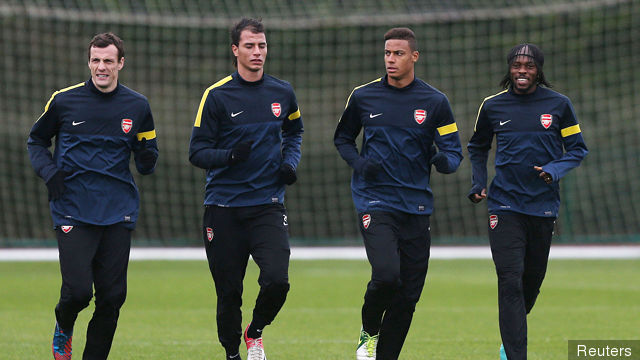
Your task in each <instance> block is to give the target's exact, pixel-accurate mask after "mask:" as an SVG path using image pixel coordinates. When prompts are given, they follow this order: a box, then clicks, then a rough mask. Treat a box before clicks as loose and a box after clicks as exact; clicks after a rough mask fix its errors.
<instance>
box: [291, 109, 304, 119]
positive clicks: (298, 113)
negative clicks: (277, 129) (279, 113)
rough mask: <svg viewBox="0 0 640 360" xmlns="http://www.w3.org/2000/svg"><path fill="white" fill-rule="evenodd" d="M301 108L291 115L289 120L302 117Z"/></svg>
mask: <svg viewBox="0 0 640 360" xmlns="http://www.w3.org/2000/svg"><path fill="white" fill-rule="evenodd" d="M300 116H301V115H300V109H298V110H296V112H294V113H293V114H291V115H289V120H295V119H299V118H300Z"/></svg>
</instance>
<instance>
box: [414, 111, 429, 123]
mask: <svg viewBox="0 0 640 360" xmlns="http://www.w3.org/2000/svg"><path fill="white" fill-rule="evenodd" d="M413 118H414V119H415V120H416V122H417V123H418V124H420V125H422V123H423V122H424V121H425V120H426V119H427V110H423V109H416V110H414V111H413Z"/></svg>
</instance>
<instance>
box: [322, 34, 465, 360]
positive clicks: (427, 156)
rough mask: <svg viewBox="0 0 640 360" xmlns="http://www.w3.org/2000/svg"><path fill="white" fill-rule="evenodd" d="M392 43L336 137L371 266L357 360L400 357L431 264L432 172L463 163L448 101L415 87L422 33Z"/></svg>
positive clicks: (388, 39)
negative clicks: (381, 71)
mask: <svg viewBox="0 0 640 360" xmlns="http://www.w3.org/2000/svg"><path fill="white" fill-rule="evenodd" d="M384 40H385V45H384V61H385V66H386V72H387V74H386V76H384V77H382V78H379V79H376V80H374V81H372V82H370V83H367V84H365V85H361V86H358V87H356V88H355V89H354V90H353V92H352V93H351V95H350V96H349V99H348V100H347V105H346V108H345V110H344V112H343V114H342V117H341V118H340V123H339V124H338V127H337V129H336V132H335V136H334V143H335V145H336V147H337V149H338V152H339V153H340V155H341V156H342V158H343V159H344V160H345V161H346V162H347V164H349V166H351V167H352V168H353V170H354V172H353V177H352V179H351V189H352V193H353V201H354V204H355V207H356V210H357V211H358V216H359V217H360V219H361V221H360V231H361V233H362V236H363V238H364V245H365V248H366V251H367V257H368V259H369V263H370V264H371V281H370V282H369V284H368V285H367V291H366V293H365V296H364V305H363V306H362V329H361V331H360V340H359V343H358V347H357V350H356V358H357V359H358V360H373V359H376V358H377V359H378V360H394V359H397V358H398V356H399V355H400V351H401V349H402V345H403V343H404V340H405V338H406V336H407V333H408V331H409V326H410V324H411V320H412V318H413V313H414V311H415V307H416V304H417V302H418V300H419V298H420V294H421V293H422V288H423V287H424V281H425V278H426V275H427V267H428V263H429V248H430V243H431V236H430V227H429V216H430V215H431V213H432V211H433V194H432V192H431V188H430V186H429V179H430V176H431V166H432V165H433V166H435V168H436V170H437V171H438V172H441V173H444V174H449V173H453V172H455V171H456V170H457V168H458V165H459V164H460V161H461V160H462V151H461V146H460V138H459V136H458V129H457V126H456V123H455V121H454V118H453V114H452V112H451V107H450V105H449V101H448V100H447V97H446V96H445V95H444V94H443V93H442V92H440V91H438V90H437V89H435V88H434V87H432V86H431V85H429V84H427V83H426V82H424V81H422V80H420V79H418V78H416V77H415V71H414V67H415V63H416V61H418V57H419V53H418V50H417V45H416V39H415V35H414V33H413V31H411V30H410V29H407V28H394V29H391V30H389V31H388V32H387V33H386V34H385V36H384ZM362 129H364V130H363V131H364V134H363V139H362V150H361V152H360V153H358V148H357V146H356V143H355V139H356V137H357V136H358V134H359V133H360V131H361V130H362ZM434 143H435V145H437V148H436V146H435V145H434ZM438 150H439V151H438Z"/></svg>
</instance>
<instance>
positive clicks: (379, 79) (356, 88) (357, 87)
mask: <svg viewBox="0 0 640 360" xmlns="http://www.w3.org/2000/svg"><path fill="white" fill-rule="evenodd" d="M378 81H382V78H378V79H375V80H373V81H369V82H368V83H366V84H362V85H360V86H356V87H355V88H353V90H351V94H349V97H348V98H347V103H346V104H345V105H344V108H345V109H346V108H347V106H349V100H351V95H353V92H354V91H356V90H358V89H360V88H361V87H363V86H367V85H369V84H373V83H374V82H378Z"/></svg>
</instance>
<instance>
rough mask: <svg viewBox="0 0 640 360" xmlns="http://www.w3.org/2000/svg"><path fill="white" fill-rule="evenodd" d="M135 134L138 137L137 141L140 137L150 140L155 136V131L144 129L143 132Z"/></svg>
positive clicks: (140, 139)
mask: <svg viewBox="0 0 640 360" xmlns="http://www.w3.org/2000/svg"><path fill="white" fill-rule="evenodd" d="M136 136H137V137H138V141H142V139H147V140H151V139H155V138H156V131H155V130H151V131H145V132H141V133H138V134H137V135H136Z"/></svg>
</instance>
